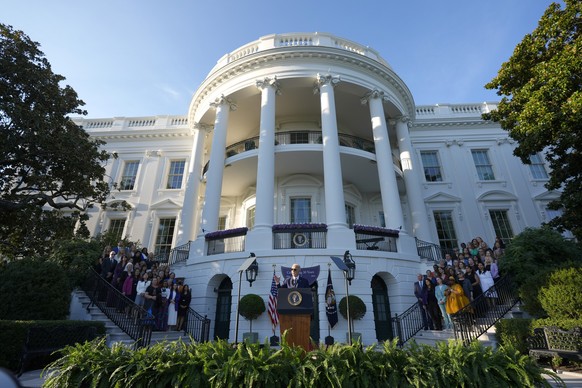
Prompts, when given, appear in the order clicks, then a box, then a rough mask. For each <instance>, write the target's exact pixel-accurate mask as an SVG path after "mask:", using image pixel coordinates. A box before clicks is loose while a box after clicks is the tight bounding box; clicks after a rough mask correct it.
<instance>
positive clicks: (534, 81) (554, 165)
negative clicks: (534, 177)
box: [484, 0, 582, 239]
mask: <svg viewBox="0 0 582 388" xmlns="http://www.w3.org/2000/svg"><path fill="white" fill-rule="evenodd" d="M564 4H565V7H564V8H563V9H562V8H561V7H560V5H559V4H557V3H553V4H551V5H550V6H549V7H548V9H547V10H546V12H545V13H544V15H543V16H542V18H541V19H540V21H539V24H538V26H537V28H536V29H535V30H534V31H533V32H532V33H531V34H528V35H526V36H525V37H524V39H523V40H522V41H521V43H519V44H518V45H517V47H516V48H515V50H514V52H513V55H512V56H511V58H510V59H509V60H508V61H507V62H505V63H503V65H502V66H501V69H500V70H499V73H498V74H497V76H496V77H495V78H494V79H493V80H491V82H489V83H488V84H487V85H485V87H486V88H488V89H497V94H498V95H500V96H502V99H501V102H500V103H499V105H498V108H497V110H496V111H493V112H491V113H489V114H486V115H484V118H485V119H492V120H493V121H497V122H499V123H500V124H501V127H502V128H503V129H505V130H507V131H509V135H510V137H511V138H513V139H515V140H516V141H517V142H518V146H517V148H516V149H515V151H514V154H515V155H516V156H518V157H519V158H520V159H521V160H522V161H523V162H524V163H526V164H529V163H530V157H531V155H532V154H534V153H539V152H545V157H546V160H547V162H548V164H549V166H550V168H551V170H552V171H551V173H550V179H549V181H548V183H547V184H546V188H547V189H548V190H559V189H561V190H562V194H561V196H560V198H559V199H558V200H555V201H552V202H551V203H550V205H549V206H550V208H551V209H555V210H558V209H561V210H562V215H561V216H559V217H556V218H555V219H553V220H552V221H551V222H550V224H551V225H552V226H555V227H557V228H558V229H559V230H560V231H563V230H564V229H567V230H570V231H572V233H573V234H574V235H575V236H576V237H577V238H578V239H581V238H582V212H580V208H581V207H582V195H581V193H582V168H580V166H582V154H581V151H582V135H581V133H582V36H581V35H580V34H581V30H582V2H580V1H579V0H564Z"/></svg>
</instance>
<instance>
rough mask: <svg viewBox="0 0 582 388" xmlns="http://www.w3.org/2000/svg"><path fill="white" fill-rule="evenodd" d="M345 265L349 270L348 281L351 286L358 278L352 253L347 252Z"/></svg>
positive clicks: (347, 273)
mask: <svg viewBox="0 0 582 388" xmlns="http://www.w3.org/2000/svg"><path fill="white" fill-rule="evenodd" d="M344 264H345V265H346V267H348V270H347V272H346V279H347V281H348V282H349V283H350V286H351V285H352V280H354V278H355V277H356V263H355V262H354V260H353V258H352V255H351V254H350V251H346V253H344Z"/></svg>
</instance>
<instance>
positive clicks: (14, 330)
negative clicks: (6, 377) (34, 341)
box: [0, 320, 105, 372]
mask: <svg viewBox="0 0 582 388" xmlns="http://www.w3.org/2000/svg"><path fill="white" fill-rule="evenodd" d="M69 325H71V326H94V327H96V328H97V334H99V335H104V334H105V323H103V322H96V321H8V320H6V321H3V320H0V343H1V344H2V352H0V367H4V368H7V369H10V370H12V371H14V372H16V371H17V369H18V365H19V361H20V356H21V353H22V349H23V346H24V342H25V340H26V333H27V331H28V328H29V327H33V326H34V327H54V326H69ZM52 360H54V358H52ZM52 360H51V361H52ZM42 361H43V360H41V361H40V362H42ZM44 365H46V364H44ZM44 365H42V364H40V365H39V369H40V368H42V367H44Z"/></svg>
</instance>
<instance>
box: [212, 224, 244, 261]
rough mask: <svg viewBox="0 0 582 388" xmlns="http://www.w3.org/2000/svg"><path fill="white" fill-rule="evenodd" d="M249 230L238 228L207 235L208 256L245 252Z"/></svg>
mask: <svg viewBox="0 0 582 388" xmlns="http://www.w3.org/2000/svg"><path fill="white" fill-rule="evenodd" d="M248 230H249V229H248V228H236V229H227V230H217V231H216V232H211V233H207V234H206V235H205V236H204V239H205V240H206V243H207V249H206V254H207V255H209V256H210V255H219V254H221V253H230V252H244V250H245V241H246V234H247V232H248Z"/></svg>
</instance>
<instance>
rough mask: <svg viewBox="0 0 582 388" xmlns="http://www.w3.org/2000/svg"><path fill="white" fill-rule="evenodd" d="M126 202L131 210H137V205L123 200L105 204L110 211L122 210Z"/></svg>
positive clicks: (112, 200)
mask: <svg viewBox="0 0 582 388" xmlns="http://www.w3.org/2000/svg"><path fill="white" fill-rule="evenodd" d="M124 202H125V204H126V205H128V206H129V207H130V209H135V205H134V204H133V203H131V202H129V201H126V200H123V199H111V200H109V201H107V202H105V205H106V206H107V209H108V210H121V209H122V208H123V207H122V205H123V203H124Z"/></svg>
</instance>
